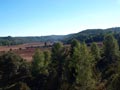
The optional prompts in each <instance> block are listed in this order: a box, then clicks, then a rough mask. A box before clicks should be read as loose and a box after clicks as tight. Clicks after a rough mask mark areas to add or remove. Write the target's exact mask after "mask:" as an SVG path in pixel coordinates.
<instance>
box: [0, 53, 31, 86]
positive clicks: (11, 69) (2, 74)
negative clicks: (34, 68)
mask: <svg viewBox="0 0 120 90" xmlns="http://www.w3.org/2000/svg"><path fill="white" fill-rule="evenodd" d="M28 77H30V71H29V67H28V65H27V63H26V62H24V60H23V59H22V58H21V57H20V56H18V55H16V54H14V53H12V52H8V53H5V54H3V55H1V56H0V87H2V88H3V87H6V88H7V87H9V86H11V85H14V84H15V83H16V82H18V81H26V78H28Z"/></svg>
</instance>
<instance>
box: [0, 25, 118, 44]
mask: <svg viewBox="0 0 120 90" xmlns="http://www.w3.org/2000/svg"><path fill="white" fill-rule="evenodd" d="M109 33H112V34H113V35H114V36H115V38H116V39H117V40H119V38H120V27H115V28H108V29H87V30H84V31H81V32H79V33H74V34H68V35H50V36H38V37H11V36H8V37H0V46H6V45H8V46H9V45H18V44H23V43H32V42H52V43H54V42H58V41H61V42H63V43H65V44H66V43H67V44H69V43H70V42H71V40H72V39H77V40H78V41H80V42H86V43H91V42H102V41H103V40H104V37H105V35H107V34H109Z"/></svg>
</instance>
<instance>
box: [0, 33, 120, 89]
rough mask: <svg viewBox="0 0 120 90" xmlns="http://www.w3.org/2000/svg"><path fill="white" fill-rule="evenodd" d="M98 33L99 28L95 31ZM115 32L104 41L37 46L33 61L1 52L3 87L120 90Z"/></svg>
mask: <svg viewBox="0 0 120 90" xmlns="http://www.w3.org/2000/svg"><path fill="white" fill-rule="evenodd" d="M94 33H95V32H94ZM113 35H114V34H107V35H105V37H104V40H103V45H102V46H101V47H99V46H98V45H97V44H96V43H95V42H93V43H91V45H90V46H89V47H88V46H87V45H86V43H85V42H80V41H79V40H76V39H72V40H71V42H70V46H64V45H63V44H62V43H61V42H57V43H54V45H53V46H52V48H51V50H48V51H40V50H39V49H37V50H36V51H35V53H34V55H33V60H32V62H30V63H28V62H26V61H25V60H23V59H22V58H21V57H20V56H18V55H16V54H15V53H13V52H11V51H9V52H6V53H4V54H1V55H0V90H120V89H119V88H120V49H119V45H118V41H117V40H116V39H115V38H114V36H113Z"/></svg>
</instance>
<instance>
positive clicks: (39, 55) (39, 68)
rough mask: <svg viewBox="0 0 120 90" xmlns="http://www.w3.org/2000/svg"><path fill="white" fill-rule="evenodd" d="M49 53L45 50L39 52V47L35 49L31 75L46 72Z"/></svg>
mask: <svg viewBox="0 0 120 90" xmlns="http://www.w3.org/2000/svg"><path fill="white" fill-rule="evenodd" d="M50 58H51V56H50V53H49V52H47V51H45V52H41V51H40V50H39V49H37V50H36V52H35V54H34V56H33V61H32V72H33V75H35V76H36V75H39V74H48V69H47V68H48V65H49V62H50Z"/></svg>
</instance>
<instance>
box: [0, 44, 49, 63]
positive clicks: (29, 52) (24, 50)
mask: <svg viewBox="0 0 120 90" xmlns="http://www.w3.org/2000/svg"><path fill="white" fill-rule="evenodd" d="M49 45H51V44H50V43H49ZM37 48H39V49H40V50H42V51H44V50H48V49H49V48H48V47H47V48H45V47H44V43H27V44H21V45H14V46H0V52H1V53H2V52H7V51H13V52H15V53H16V54H18V55H20V56H21V57H22V58H23V59H25V60H26V61H28V62H31V61H32V56H33V55H34V52H35V50H36V49H37Z"/></svg>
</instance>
